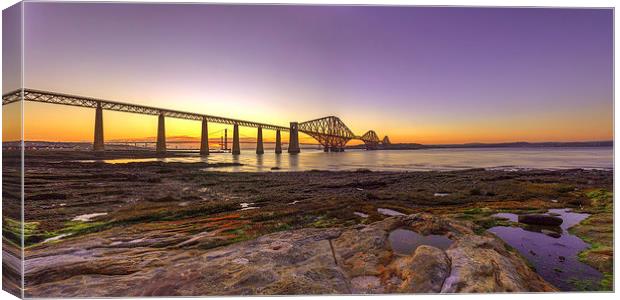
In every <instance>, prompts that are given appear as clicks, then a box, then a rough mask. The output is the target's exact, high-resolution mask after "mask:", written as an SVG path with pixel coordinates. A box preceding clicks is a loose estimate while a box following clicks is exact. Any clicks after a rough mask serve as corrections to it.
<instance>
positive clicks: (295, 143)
mask: <svg viewBox="0 0 620 300" xmlns="http://www.w3.org/2000/svg"><path fill="white" fill-rule="evenodd" d="M299 152H301V150H300V149H299V123H297V122H291V129H290V135H289V139H288V153H291V154H297V153H299Z"/></svg>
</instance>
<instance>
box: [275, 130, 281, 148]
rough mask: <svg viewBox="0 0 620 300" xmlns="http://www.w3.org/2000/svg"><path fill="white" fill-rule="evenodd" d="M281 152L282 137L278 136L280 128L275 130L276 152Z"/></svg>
mask: <svg viewBox="0 0 620 300" xmlns="http://www.w3.org/2000/svg"><path fill="white" fill-rule="evenodd" d="M280 153H282V138H281V137H280V129H278V130H276V154H280Z"/></svg>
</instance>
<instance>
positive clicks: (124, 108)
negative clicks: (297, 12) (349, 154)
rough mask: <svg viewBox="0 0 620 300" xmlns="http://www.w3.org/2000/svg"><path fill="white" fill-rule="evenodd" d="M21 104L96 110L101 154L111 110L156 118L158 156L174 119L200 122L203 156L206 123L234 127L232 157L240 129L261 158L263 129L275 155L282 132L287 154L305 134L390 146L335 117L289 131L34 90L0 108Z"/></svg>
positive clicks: (340, 142) (334, 146) (326, 143)
mask: <svg viewBox="0 0 620 300" xmlns="http://www.w3.org/2000/svg"><path fill="white" fill-rule="evenodd" d="M20 100H24V101H32V102H43V103H51V104H61V105H70V106H79V107H88V108H94V109H95V133H94V142H93V149H94V150H95V151H103V150H104V139H103V110H113V111H121V112H129V113H136V114H143V115H152V116H158V117H159V118H158V127H157V144H156V149H157V151H158V152H165V151H166V133H165V118H166V117H169V118H177V119H186V120H194V121H202V135H201V143H200V153H201V154H204V155H208V154H209V146H208V140H209V136H208V123H209V122H213V123H218V124H227V125H233V126H234V127H233V148H232V153H233V154H240V152H241V148H240V145H239V126H243V127H253V128H257V129H258V132H257V143H256V153H257V154H263V153H264V150H263V133H262V130H263V129H267V130H275V131H276V149H275V151H276V153H282V145H281V137H280V132H281V131H288V132H289V135H290V138H289V147H288V152H289V153H299V152H300V148H299V136H298V133H299V132H302V133H305V134H307V135H309V136H311V137H312V138H314V139H316V140H317V141H318V142H319V144H321V145H322V146H323V148H324V150H325V151H326V152H327V151H333V152H341V151H344V146H345V145H346V144H347V142H349V141H350V140H361V141H363V142H364V144H365V145H366V149H369V150H373V149H377V147H378V146H379V145H380V144H389V143H390V141H389V138H388V137H387V136H385V137H384V138H383V140H380V139H379V136H378V135H377V133H376V132H374V131H373V130H369V131H368V132H366V133H364V134H363V135H361V136H358V135H356V134H354V133H353V132H352V131H351V129H349V127H347V125H346V124H344V122H342V120H340V118H338V117H335V116H328V117H324V118H320V119H315V120H310V121H306V122H301V123H298V122H291V123H290V127H284V126H278V125H272V124H266V123H259V122H253V121H245V120H238V119H232V118H224V117H218V116H212V115H205V114H198V113H192V112H183V111H177V110H170V109H164V108H157V107H150V106H144V105H137V104H129V103H124V102H118V101H110V100H104V99H97V98H91V97H84V96H76V95H69V94H63V93H56V92H49V91H42V90H34V89H19V90H15V91H12V92H10V93H7V94H4V95H2V105H7V104H10V103H13V102H18V101H20Z"/></svg>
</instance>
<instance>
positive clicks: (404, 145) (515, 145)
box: [347, 141, 614, 150]
mask: <svg viewBox="0 0 620 300" xmlns="http://www.w3.org/2000/svg"><path fill="white" fill-rule="evenodd" d="M613 146H614V142H613V141H590V142H538V143H530V142H509V143H466V144H439V145H424V144H416V143H399V144H389V145H378V146H377V150H419V149H452V148H573V147H613ZM364 148H366V145H364V144H361V145H355V146H347V149H364Z"/></svg>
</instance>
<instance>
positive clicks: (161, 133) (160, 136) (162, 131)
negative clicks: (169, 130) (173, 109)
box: [155, 113, 166, 153]
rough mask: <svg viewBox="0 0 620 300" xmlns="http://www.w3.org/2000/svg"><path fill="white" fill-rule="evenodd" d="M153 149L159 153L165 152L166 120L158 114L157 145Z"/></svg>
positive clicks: (162, 115) (161, 114)
mask: <svg viewBox="0 0 620 300" xmlns="http://www.w3.org/2000/svg"><path fill="white" fill-rule="evenodd" d="M155 149H156V151H157V152H159V153H164V152H166V120H165V116H164V114H163V113H160V114H159V117H158V120H157V144H156V146H155Z"/></svg>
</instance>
